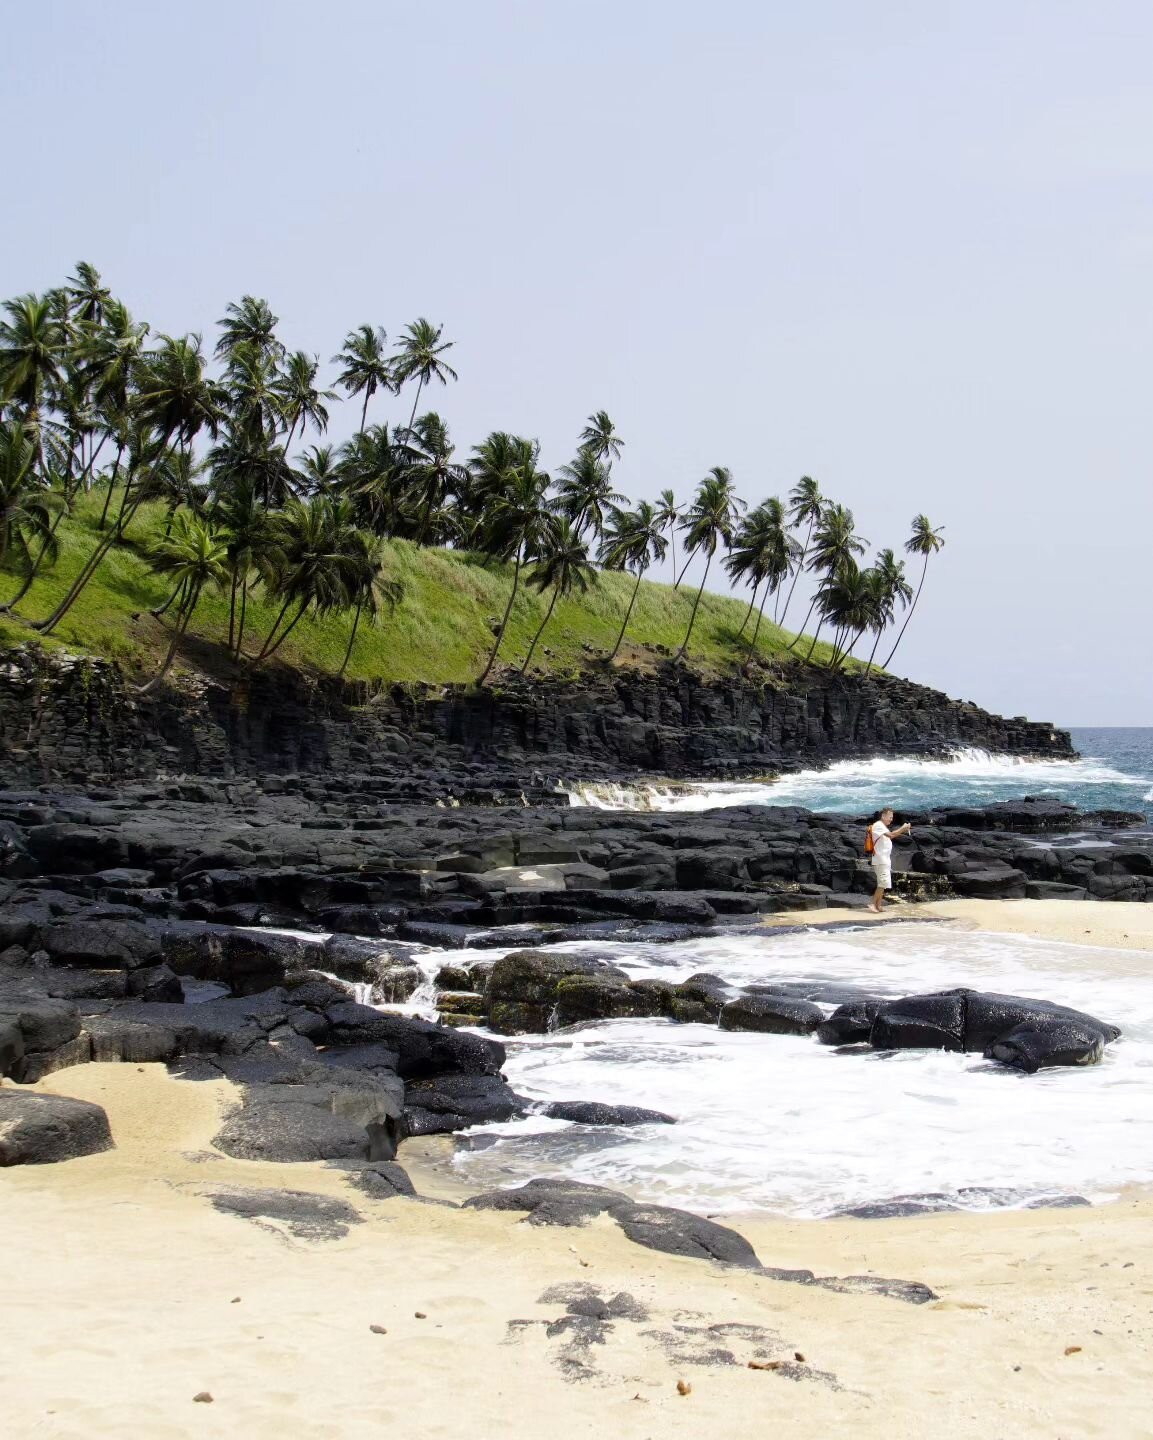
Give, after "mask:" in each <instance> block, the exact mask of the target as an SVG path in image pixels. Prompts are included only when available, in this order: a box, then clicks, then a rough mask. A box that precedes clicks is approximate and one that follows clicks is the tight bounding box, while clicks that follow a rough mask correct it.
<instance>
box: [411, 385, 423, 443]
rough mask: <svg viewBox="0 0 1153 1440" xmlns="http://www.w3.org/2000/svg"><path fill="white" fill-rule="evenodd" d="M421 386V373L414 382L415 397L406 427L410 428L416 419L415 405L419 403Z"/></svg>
mask: <svg viewBox="0 0 1153 1440" xmlns="http://www.w3.org/2000/svg"><path fill="white" fill-rule="evenodd" d="M423 386H424V376H423V375H422V376H421V377H420V379H419V380H418V381H417V382H416V399H415V400H413V402H412V414H411V415H410V416H409V417H408V428H409V429H410V430H411V429H412V426H413V422H414V421H415V419H416V407H417V406H418V405H419V404H420V392H421V389H422V388H423Z"/></svg>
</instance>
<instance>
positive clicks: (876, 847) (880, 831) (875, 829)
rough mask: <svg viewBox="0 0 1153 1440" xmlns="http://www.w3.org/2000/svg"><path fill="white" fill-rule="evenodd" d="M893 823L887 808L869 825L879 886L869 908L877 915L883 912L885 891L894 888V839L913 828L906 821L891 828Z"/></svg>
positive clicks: (874, 869)
mask: <svg viewBox="0 0 1153 1440" xmlns="http://www.w3.org/2000/svg"><path fill="white" fill-rule="evenodd" d="M892 823H893V812H892V810H889V809H887V808H886V809H884V810H882V811H881V818H880V819H879V820H874V821H873V823H872V825H870V826H869V833H870V834H871V835H872V837H873V872H874V874H875V875H876V877H877V888H876V890H874V891H873V900H872V903H871V904H870V906H869V909H870V910H872V911H873V912H874V913H875V914H877V915H879V914H880V913H881V907H882V906H883V904H884V902H885V891H886V890H891V889H892V888H893V839H894V837H895V836H897V835H906V834H908V833H909V832H910V831H911V830H912V828H913V827H912V826H911V825H909V824H907V823H906V824H904V825H899V826H898V827H897V829H896V830H890V829H889V826H890V825H891V824H892Z"/></svg>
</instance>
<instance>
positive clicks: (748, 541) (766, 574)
mask: <svg viewBox="0 0 1153 1440" xmlns="http://www.w3.org/2000/svg"><path fill="white" fill-rule="evenodd" d="M794 546H796V541H795V540H793V539H792V538H791V537H790V536H789V534H788V532H787V530H786V528H785V509H784V506H783V505H782V504H781V502H780V500H778V499H777V498H776V497H775V496H774V497H773V498H771V499H769V500H766V501H765V502H764V503H763V504H761V505H758V506H757V507H756V509H755V510H751V511H750V512H749V514H748V515H747V516H745V518H744V519H743V520H742V521H741V524H740V527H739V529H738V530H737V532H736V534H735V536H734V538H733V548H732V551H731V552H730V554H729V555H728V556H727V557H726V559H725V569H726V571H727V572H728V574H729V577H730V578H731V579H733V580H741V579H745V580H747V581H748V583H749V584H751V585H752V589H753V594H752V598H751V599H750V601H749V608H748V610H747V611H746V613H745V618H744V621H743V622H742V624H741V628H740V630H739V631H738V632H737V633H738V634H743V633H744V630H745V627H746V626H747V625H748V623H749V620H750V619H751V618H752V613H753V607H754V605H756V603H757V592H758V590H759V589H760V587H761V585H762V584H763V585H764V587H765V590H764V595H763V597H762V599H761V608H760V611H759V612H758V614H757V624H756V628H755V629H754V631H753V638H752V641H751V643H750V645H749V655H750V656H751V655H752V653H753V651H754V650H755V649H756V646H757V637H758V636H759V635H760V633H761V621H762V619H763V618H764V614H765V605H766V603H767V602H768V598H769V596H770V595H772V594H775V593H776V592H777V591H778V590H779V589H780V586H781V583H782V582H783V580H784V579H785V577H786V576H787V575H788V573H789V566H790V563H791V560H792V557H793V547H794Z"/></svg>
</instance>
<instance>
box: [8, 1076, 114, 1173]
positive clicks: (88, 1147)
mask: <svg viewBox="0 0 1153 1440" xmlns="http://www.w3.org/2000/svg"><path fill="white" fill-rule="evenodd" d="M112 1148H113V1140H112V1132H111V1130H110V1129H109V1126H108V1116H107V1115H106V1114H105V1112H104V1110H103V1108H102V1107H101V1106H99V1105H93V1104H91V1103H90V1102H89V1101H87V1100H72V1099H70V1098H69V1097H67V1096H65V1095H28V1094H16V1093H15V1092H13V1091H11V1090H0V1165H48V1164H52V1163H54V1162H55V1161H57V1160H74V1159H75V1158H76V1157H77V1156H79V1155H97V1154H99V1153H100V1152H101V1151H102V1150H111V1149H112Z"/></svg>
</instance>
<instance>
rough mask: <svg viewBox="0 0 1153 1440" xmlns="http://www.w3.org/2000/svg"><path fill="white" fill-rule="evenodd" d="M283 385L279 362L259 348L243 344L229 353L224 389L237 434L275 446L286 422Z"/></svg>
mask: <svg viewBox="0 0 1153 1440" xmlns="http://www.w3.org/2000/svg"><path fill="white" fill-rule="evenodd" d="M280 384H281V376H280V374H279V372H278V370H277V368H276V362H275V361H274V360H273V359H272V358H271V356H270V355H269V354H268V352H267V351H265V350H262V349H261V348H260V347H259V346H258V345H255V344H253V343H251V342H249V341H243V342H241V343H240V344H238V345H236V346H235V347H234V348H233V349H232V350H231V351H230V352H229V356H228V368H227V369H226V371H225V388H226V392H227V396H228V406H227V408H228V416H229V422H230V424H231V426H232V429H233V431H234V432H236V433H238V434H241V435H244V436H247V437H249V438H250V439H253V440H256V439H259V440H260V441H261V442H266V443H268V444H270V445H271V444H272V443H273V441H274V440H275V439H276V434H277V431H278V430H279V429H280V426H281V423H282V419H283V410H282V407H281V389H280Z"/></svg>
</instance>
